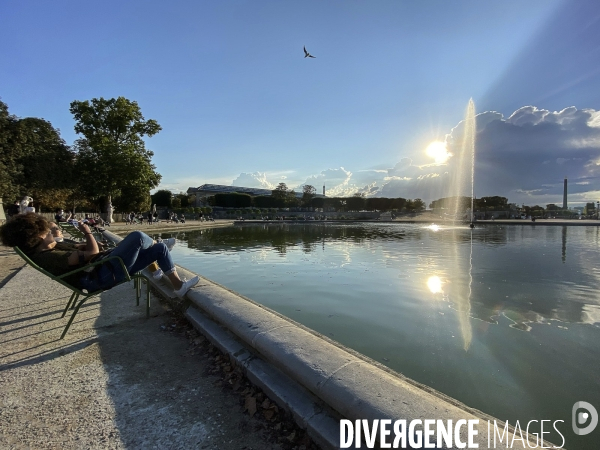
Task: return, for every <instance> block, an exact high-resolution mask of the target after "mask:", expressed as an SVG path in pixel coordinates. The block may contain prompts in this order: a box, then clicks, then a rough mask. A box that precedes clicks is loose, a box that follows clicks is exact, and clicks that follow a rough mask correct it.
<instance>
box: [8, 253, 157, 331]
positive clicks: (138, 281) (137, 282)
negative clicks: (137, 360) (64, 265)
mask: <svg viewBox="0 0 600 450" xmlns="http://www.w3.org/2000/svg"><path fill="white" fill-rule="evenodd" d="M13 248H14V250H15V252H16V253H17V254H18V255H19V256H20V257H21V258H23V259H24V260H25V262H26V263H27V264H29V265H30V266H31V267H33V268H34V269H35V270H37V271H39V272H41V273H43V274H44V275H46V276H47V277H49V278H51V279H52V280H54V281H56V282H58V283H60V284H62V285H63V286H65V287H66V288H68V289H69V290H71V292H72V294H71V297H70V298H69V301H68V302H67V306H65V309H64V311H63V313H62V315H61V316H60V317H61V318H62V317H65V315H66V314H67V311H68V310H69V307H71V309H73V310H74V311H73V314H72V315H71V318H70V319H69V322H68V323H67V326H66V327H65V329H64V331H63V332H62V334H61V336H60V338H61V339H63V338H64V337H65V335H66V334H67V331H69V328H70V327H71V324H72V323H73V320H74V319H75V316H76V315H77V313H78V312H79V308H81V306H82V305H83V304H84V303H85V302H86V301H87V299H88V298H90V297H93V296H94V295H97V294H100V293H102V292H104V291H105V290H109V289H112V288H113V287H115V286H118V285H119V284H123V283H127V282H129V281H131V280H133V281H134V289H135V295H136V304H137V306H139V305H140V296H141V293H142V281H145V282H146V317H150V283H149V280H148V278H147V277H146V276H144V275H142V274H141V273H140V272H138V273H136V274H133V275H129V273H128V272H127V268H126V267H125V264H124V263H123V260H122V259H121V258H119V257H118V256H109V257H107V258H104V259H102V260H101V261H97V262H95V263H91V264H87V265H86V266H84V267H80V268H79V269H76V270H73V271H71V272H69V273H65V274H64V275H60V276H55V275H52V274H51V273H50V272H48V271H46V270H44V269H42V268H41V267H39V266H38V265H37V264H35V263H34V262H33V261H32V260H31V259H29V257H28V256H27V255H26V254H25V253H23V252H22V251H21V249H20V248H19V247H13ZM111 260H117V261H118V262H119V264H120V265H121V268H122V270H123V273H124V274H125V278H124V279H123V281H121V282H119V283H117V284H115V285H114V286H112V287H110V288H109V289H99V290H97V291H94V292H87V291H83V290H81V289H79V288H77V287H75V286H72V285H70V284H69V283H67V282H66V281H65V278H67V277H69V276H70V275H73V274H77V273H81V275H82V276H83V275H84V274H85V273H86V271H87V270H88V269H89V268H90V267H94V266H98V265H101V264H105V263H107V262H109V261H111ZM80 296H82V297H83V298H82V299H81V300H79V297H80ZM78 300H79V303H77V301H78Z"/></svg>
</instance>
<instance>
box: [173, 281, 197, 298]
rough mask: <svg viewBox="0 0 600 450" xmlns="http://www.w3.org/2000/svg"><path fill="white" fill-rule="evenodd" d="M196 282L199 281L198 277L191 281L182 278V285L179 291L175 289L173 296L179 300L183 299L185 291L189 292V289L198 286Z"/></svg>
mask: <svg viewBox="0 0 600 450" xmlns="http://www.w3.org/2000/svg"><path fill="white" fill-rule="evenodd" d="M198 281H200V277H199V276H195V277H194V278H192V279H191V280H186V279H185V278H184V279H183V284H182V285H181V287H180V288H179V289H177V290H176V291H175V295H176V296H177V297H179V298H183V296H184V295H185V294H187V291H189V290H190V289H191V288H193V287H194V286H196V285H197V284H198Z"/></svg>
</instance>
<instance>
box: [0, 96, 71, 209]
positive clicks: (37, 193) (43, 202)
mask: <svg viewBox="0 0 600 450" xmlns="http://www.w3.org/2000/svg"><path fill="white" fill-rule="evenodd" d="M73 162H74V154H73V152H72V151H71V149H70V148H69V146H68V145H67V144H66V143H65V141H64V140H63V139H62V138H61V137H60V132H59V131H58V130H57V129H55V128H54V127H53V126H52V124H51V123H50V122H48V121H46V120H44V119H39V118H35V117H27V118H24V119H20V118H18V117H16V116H14V115H12V114H10V113H9V112H8V106H7V105H6V104H5V103H3V102H2V101H0V196H1V197H3V198H4V199H6V200H9V201H10V200H13V199H18V198H20V197H22V196H24V195H30V196H32V197H33V198H34V201H35V204H36V205H38V206H45V207H47V208H54V207H56V206H58V203H59V202H66V201H67V200H68V199H69V198H70V196H71V195H72V193H73V192H74V191H76V190H77V186H76V185H74V184H75V183H74V182H73V179H72V172H73Z"/></svg>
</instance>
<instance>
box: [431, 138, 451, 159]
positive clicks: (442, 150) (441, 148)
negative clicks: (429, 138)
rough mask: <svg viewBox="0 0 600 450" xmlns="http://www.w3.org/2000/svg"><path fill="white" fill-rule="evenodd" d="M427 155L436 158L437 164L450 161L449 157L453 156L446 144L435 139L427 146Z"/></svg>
mask: <svg viewBox="0 0 600 450" xmlns="http://www.w3.org/2000/svg"><path fill="white" fill-rule="evenodd" d="M426 152H427V156H430V157H432V158H433V159H435V162H436V163H437V164H443V163H445V162H446V161H448V158H450V157H451V156H452V154H451V153H448V149H447V148H446V144H445V143H444V142H440V141H434V142H432V143H431V144H429V146H428V147H427V150H426Z"/></svg>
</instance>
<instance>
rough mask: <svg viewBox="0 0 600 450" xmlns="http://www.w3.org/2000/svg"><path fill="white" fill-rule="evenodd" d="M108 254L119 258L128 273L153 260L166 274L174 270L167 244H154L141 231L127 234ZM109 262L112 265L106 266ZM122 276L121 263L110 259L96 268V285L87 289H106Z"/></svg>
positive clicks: (143, 266)
mask: <svg viewBox="0 0 600 450" xmlns="http://www.w3.org/2000/svg"><path fill="white" fill-rule="evenodd" d="M108 256H118V257H119V258H121V259H122V260H123V263H124V264H125V267H126V268H127V272H128V273H129V274H134V273H137V272H139V271H140V270H142V269H143V268H145V267H147V266H148V265H149V264H150V263H153V262H154V261H156V262H157V263H158V265H159V267H160V268H161V269H162V271H163V272H164V273H165V274H167V275H168V274H170V273H172V272H174V271H175V264H174V263H173V259H172V258H171V253H170V252H169V249H168V248H167V246H166V245H165V244H164V243H162V242H157V243H156V244H154V240H153V239H152V238H151V237H150V236H148V235H147V234H146V233H142V232H141V231H134V232H133V233H130V234H128V235H127V237H126V238H125V239H123V240H122V241H121V243H120V244H119V245H118V246H117V248H115V249H114V250H113V251H112V252H110V254H109V255H108ZM109 264H110V265H111V266H112V267H108V266H109ZM111 269H112V270H111ZM124 278H125V274H124V273H123V269H122V268H121V264H119V262H118V261H111V262H110V263H107V264H104V265H102V266H101V268H100V269H99V270H98V279H97V283H98V285H97V286H94V285H90V286H88V287H87V289H88V290H90V291H91V290H95V289H94V288H96V289H99V288H102V289H108V288H110V287H111V286H114V285H115V284H117V283H120V282H121V281H123V279H124Z"/></svg>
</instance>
